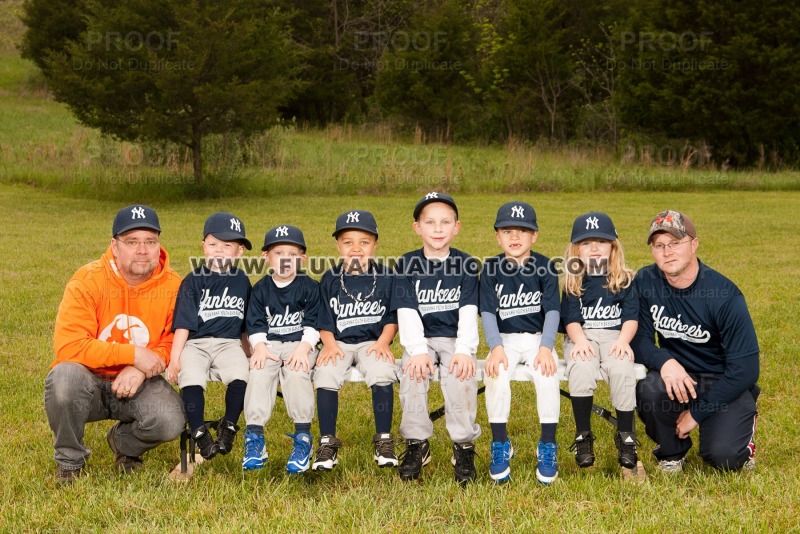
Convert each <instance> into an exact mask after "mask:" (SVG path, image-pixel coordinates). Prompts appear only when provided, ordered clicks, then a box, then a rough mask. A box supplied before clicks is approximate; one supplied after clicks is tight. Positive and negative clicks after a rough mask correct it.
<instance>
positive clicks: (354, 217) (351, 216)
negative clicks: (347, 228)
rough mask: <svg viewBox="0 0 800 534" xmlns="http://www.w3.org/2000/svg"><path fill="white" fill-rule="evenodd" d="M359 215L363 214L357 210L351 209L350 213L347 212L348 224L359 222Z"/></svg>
mask: <svg viewBox="0 0 800 534" xmlns="http://www.w3.org/2000/svg"><path fill="white" fill-rule="evenodd" d="M359 215H361V214H360V213H358V212H357V211H351V212H350V213H348V214H347V221H346V224H349V223H357V222H358V216H359Z"/></svg>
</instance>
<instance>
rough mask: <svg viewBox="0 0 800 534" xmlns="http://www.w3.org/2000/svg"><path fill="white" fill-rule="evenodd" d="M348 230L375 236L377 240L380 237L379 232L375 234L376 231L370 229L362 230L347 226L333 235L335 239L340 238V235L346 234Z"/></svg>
mask: <svg viewBox="0 0 800 534" xmlns="http://www.w3.org/2000/svg"><path fill="white" fill-rule="evenodd" d="M348 230H358V231H359V232H366V233H368V234H372V235H374V236H375V238H376V239H377V237H378V232H375V231H373V230H370V229H368V228H362V227H360V226H345V227H344V228H339V229H338V230H336V231H335V232H333V233H332V234H331V235H332V236H333V237H339V234H341V233H342V232H346V231H348Z"/></svg>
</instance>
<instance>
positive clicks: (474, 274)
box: [459, 257, 479, 307]
mask: <svg viewBox="0 0 800 534" xmlns="http://www.w3.org/2000/svg"><path fill="white" fill-rule="evenodd" d="M478 271H479V270H478V262H477V261H476V260H475V258H471V257H468V258H466V259H465V260H464V276H463V278H462V281H461V300H460V302H459V304H460V305H461V306H462V307H463V306H469V305H473V306H477V305H478V301H479V297H478V294H479V287H478V284H479V282H478Z"/></svg>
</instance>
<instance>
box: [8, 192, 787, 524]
mask: <svg viewBox="0 0 800 534" xmlns="http://www.w3.org/2000/svg"><path fill="white" fill-rule="evenodd" d="M518 197H520V198H523V199H525V200H528V201H530V202H532V203H533V205H534V206H535V207H536V208H537V211H538V214H539V220H540V224H541V238H540V241H539V243H538V245H539V246H538V247H537V248H538V249H539V250H540V251H541V252H543V253H544V254H547V255H551V256H552V255H558V254H560V253H561V252H562V249H563V247H564V244H565V243H566V241H567V238H568V234H569V230H570V224H571V221H572V219H573V217H574V216H575V215H576V214H578V213H580V212H582V211H586V210H588V209H589V208H600V209H603V210H606V211H608V212H609V213H611V214H612V215H613V217H614V219H615V222H616V224H617V226H618V229H619V232H620V235H621V239H622V241H623V244H624V245H625V247H626V249H627V250H626V252H627V256H628V258H629V263H630V264H631V265H632V266H634V267H641V266H643V265H645V264H646V263H648V262H649V258H648V255H649V251H648V250H647V247H646V246H645V244H644V239H645V236H646V229H647V224H648V222H649V219H650V217H652V215H653V214H655V213H656V212H658V211H659V210H661V209H664V207H666V206H671V207H677V208H680V209H682V210H685V211H687V212H688V213H690V214H692V215H693V216H694V219H695V222H696V225H697V227H698V232H699V237H700V242H701V245H700V246H701V248H700V257H701V258H702V259H703V260H704V261H706V262H707V263H709V264H710V265H712V266H714V267H716V268H718V269H719V270H721V271H722V272H723V273H725V274H727V275H728V276H729V277H730V278H731V279H733V280H734V281H735V282H736V283H737V284H738V285H739V286H740V287H741V289H742V290H743V292H744V293H745V295H746V297H747V299H748V303H749V306H750V309H751V313H752V314H753V318H754V321H755V324H756V328H757V331H758V335H759V341H760V346H761V349H762V374H761V379H760V384H761V386H762V388H763V390H764V392H763V394H762V397H761V399H760V402H759V409H760V412H761V417H760V420H759V430H758V434H757V443H758V468H757V470H756V471H755V472H754V473H749V474H740V475H729V474H720V473H716V472H714V471H712V470H710V469H708V468H706V467H704V466H703V465H702V464H701V462H700V461H699V459H698V457H697V456H696V452H692V453H691V455H690V461H689V466H688V469H687V472H686V473H684V474H683V475H680V476H678V477H673V478H668V477H664V476H661V475H659V474H656V473H654V472H653V461H652V457H651V456H650V454H649V451H650V450H651V448H652V446H653V444H652V443H651V442H650V441H649V440H648V439H647V438H646V437H644V436H642V441H643V446H642V448H641V456H642V458H643V459H644V461H645V465H646V467H647V468H648V469H649V470H650V473H651V477H650V480H649V482H647V483H646V484H645V485H642V486H635V485H632V484H629V483H624V482H623V481H622V480H621V479H620V476H619V473H618V470H617V468H616V465H615V461H616V457H615V453H614V450H613V445H612V429H611V427H610V426H609V425H607V424H606V423H605V422H603V421H601V420H599V419H595V421H594V427H595V430H596V431H597V433H598V434H599V442H598V462H597V466H596V467H595V468H593V470H591V471H580V472H579V471H578V469H577V468H576V467H575V465H574V461H573V460H572V459H571V455H570V453H569V452H568V451H567V450H566V448H567V446H568V445H569V443H570V441H571V437H572V432H573V430H574V428H573V421H572V417H571V414H570V410H569V406H568V404H567V403H562V424H561V425H560V426H559V431H558V441H559V443H560V445H561V449H560V451H559V460H560V463H561V475H560V476H561V478H560V480H559V482H558V483H557V484H556V485H555V486H553V487H550V488H544V487H541V486H539V485H538V484H537V483H536V482H535V477H534V474H533V462H534V458H535V454H534V449H535V439H536V438H537V436H538V432H537V431H536V426H537V424H536V420H535V410H534V405H533V402H534V398H533V394H532V387H530V385H528V384H514V395H515V398H514V410H512V417H511V421H510V424H509V432H510V435H511V436H512V438H513V439H514V442H515V447H516V448H517V449H518V451H519V452H518V456H517V457H516V459H515V460H514V461H513V469H514V473H513V481H512V483H511V484H509V485H507V486H505V487H495V486H494V485H493V484H491V483H490V481H489V478H488V473H487V471H488V447H489V441H490V440H489V437H488V435H484V436H483V437H482V438H481V439H480V440H479V441H478V447H479V450H480V457H479V458H478V462H477V465H478V469H479V474H480V477H479V481H478V483H477V484H474V485H472V486H470V487H468V488H467V489H466V490H462V489H460V488H459V487H458V486H457V485H456V484H455V483H454V482H453V481H452V468H451V466H450V464H449V457H450V453H449V446H450V442H449V439H448V437H447V434H446V429H445V427H444V424H443V421H440V422H438V423H437V424H436V425H435V427H436V431H435V436H434V438H433V441H432V448H433V454H434V460H433V463H432V465H431V466H430V467H428V468H426V471H425V473H424V480H423V481H422V482H421V483H413V484H403V483H401V482H400V481H399V479H398V477H397V475H396V474H395V473H394V472H392V471H388V470H383V471H381V470H378V469H377V468H375V467H374V464H373V462H372V461H371V452H370V448H369V446H368V441H369V439H370V437H371V435H372V428H371V422H370V421H371V415H370V408H369V406H370V402H369V396H368V393H367V388H365V387H364V386H363V385H359V384H348V385H347V386H346V387H345V389H344V391H343V399H344V402H343V403H342V406H343V409H342V411H341V415H340V423H339V429H340V432H339V434H340V437H341V438H342V439H343V440H344V442H345V444H346V445H345V448H344V449H343V450H342V452H341V456H340V458H341V464H340V466H339V467H338V468H337V470H336V471H334V472H332V473H329V474H326V475H321V474H310V475H309V476H303V477H300V478H289V477H287V476H285V475H284V474H283V468H284V464H285V461H286V457H287V456H288V452H289V439H288V438H286V437H284V436H283V432H285V431H289V430H291V425H290V422H289V420H288V418H287V416H286V414H285V410H284V409H283V407H282V406H281V405H279V406H278V409H277V410H276V413H275V415H274V418H273V420H272V421H271V423H270V425H269V428H268V432H267V439H268V446H269V451H270V455H271V457H270V462H269V464H268V467H267V468H266V469H265V470H264V471H262V472H257V473H246V474H243V473H242V472H241V469H240V460H241V458H240V456H239V453H238V452H237V453H236V454H234V455H231V456H228V457H221V458H217V459H214V460H213V461H212V462H210V463H208V464H204V465H202V466H201V467H200V469H199V472H198V473H197V474H196V476H195V477H194V479H193V480H192V481H191V482H190V483H189V484H188V485H180V484H176V483H173V482H171V481H170V480H169V479H168V478H167V473H168V471H169V470H170V469H171V468H172V467H173V465H174V464H175V462H177V459H178V450H177V449H178V447H177V443H172V444H167V445H164V446H162V447H160V448H158V449H156V450H154V451H152V452H151V453H148V455H147V456H146V467H145V469H144V470H143V471H142V472H139V473H136V474H135V475H134V476H130V477H120V476H118V475H117V474H115V472H114V470H113V463H112V460H113V459H112V456H111V454H110V452H109V451H108V449H107V445H106V444H105V431H106V429H107V428H108V427H109V426H110V423H96V424H90V425H89V426H88V427H87V435H86V440H87V443H88V444H89V446H90V447H91V448H92V449H93V451H94V454H93V456H92V458H91V459H90V462H89V464H88V465H89V476H88V477H86V478H85V479H82V480H80V481H79V482H78V483H77V484H75V485H74V487H71V488H66V489H59V488H57V487H55V485H54V483H53V472H54V463H53V461H52V436H51V433H50V430H49V428H48V425H47V421H46V418H45V414H44V409H43V404H42V387H43V386H42V383H43V379H44V376H45V374H46V373H47V367H48V365H49V363H50V361H51V360H52V352H51V351H52V348H51V347H52V327H53V320H54V318H55V314H56V310H57V307H58V302H59V300H60V298H61V293H62V291H63V287H64V284H65V283H66V281H67V280H68V278H69V277H70V276H71V274H72V272H73V271H74V270H75V269H76V268H77V267H78V266H80V265H81V264H83V263H85V262H87V261H90V260H92V259H94V258H96V257H98V256H99V255H100V254H101V253H102V252H103V250H104V248H105V247H106V246H107V244H108V241H109V228H110V224H111V220H112V218H113V214H114V213H115V211H116V209H118V208H119V206H120V204H119V202H116V201H95V200H83V199H75V198H70V197H67V196H65V195H63V194H60V193H55V192H50V191H42V190H39V189H35V188H31V187H28V186H21V185H15V186H9V185H0V212H1V213H3V215H4V218H5V220H6V221H7V224H6V227H5V230H4V231H3V244H4V246H5V248H6V249H7V250H8V251H9V253H8V254H4V255H3V257H2V259H0V273H2V274H0V276H2V283H0V302H2V312H1V313H0V351H2V354H1V355H0V356H2V360H3V362H4V366H3V373H2V376H0V413H2V414H3V419H4V423H5V426H6V428H7V431H6V432H4V433H3V436H4V437H3V438H2V441H3V450H4V451H5V454H4V457H3V459H2V462H0V476H2V479H3V480H4V484H3V485H2V488H3V489H2V496H3V500H2V504H0V524H2V525H4V527H3V530H9V531H17V530H69V531H74V530H85V529H92V530H94V529H97V530H111V531H129V530H134V531H143V530H154V529H160V528H167V529H168V530H178V529H188V530H189V531H193V530H201V529H206V528H212V529H222V530H266V529H269V530H275V531H286V532H289V531H304V530H312V529H321V528H326V527H327V528H331V527H333V528H334V529H335V530H340V531H366V530H373V529H382V530H383V529H385V530H389V531H400V530H402V531H411V532H414V531H427V530H432V529H441V530H444V531H474V530H476V529H478V528H488V529H494V530H498V531H506V530H511V529H517V530H522V531H533V530H545V529H552V528H558V529H559V530H567V531H585V530H587V528H588V529H591V530H593V531H617V530H642V531H662V530H666V529H674V530H689V529H692V530H697V529H699V530H703V531H757V530H766V529H767V528H769V529H774V530H777V531H781V530H787V531H788V530H792V529H794V528H796V526H797V524H798V522H799V521H800V513H798V511H797V510H796V509H795V508H794V506H792V505H791V503H792V502H798V500H800V489H798V488H800V485H799V484H798V482H800V480H798V479H799V478H800V477H799V476H798V475H800V467H798V463H799V462H798V454H797V447H796V441H797V420H798V418H800V408H798V404H797V403H796V402H795V396H796V395H795V393H796V391H797V385H796V378H795V377H796V376H798V373H800V364H798V358H799V357H800V351H798V349H797V346H796V339H797V338H798V334H800V332H798V327H797V324H798V322H799V320H800V317H798V315H800V312H799V311H798V307H797V306H796V304H795V303H794V301H793V300H792V298H791V295H794V294H795V293H796V291H797V282H796V280H797V278H798V275H799V274H800V273H799V272H798V266H797V262H796V258H797V255H796V252H795V251H796V249H797V239H796V237H795V234H794V225H793V217H794V211H795V208H796V206H797V205H798V201H800V195H798V194H797V193H791V192H782V193H771V192H763V193H758V192H728V193H723V192H714V193H707V194H694V193H680V194H667V193H615V194H612V193H596V194H593V195H591V196H587V195H583V194H572V193H546V194H534V193H527V194H522V195H518ZM510 198H511V197H510V196H509V195H467V194H464V195H459V196H458V197H457V200H458V202H459V205H460V210H461V213H462V214H463V218H462V220H463V223H464V229H463V231H462V233H461V235H460V236H459V237H458V238H457V246H459V247H461V248H463V249H465V250H468V251H470V252H472V253H473V254H475V255H477V256H486V255H490V254H494V253H495V252H496V250H495V249H496V246H495V244H494V237H493V234H492V230H491V226H490V225H491V221H492V220H493V217H494V211H495V210H496V208H497V206H498V205H499V204H500V203H502V202H503V201H505V200H508V199H510ZM415 201H416V196H406V195H404V196H361V197H358V198H346V199H339V198H333V197H325V198H307V197H291V196H290V197H284V198H281V199H279V200H268V199H241V198H237V199H226V200H220V201H201V202H191V203H189V202H186V203H159V204H156V205H155V207H156V208H157V209H158V210H159V214H160V216H161V220H162V225H163V227H164V234H163V243H164V245H165V247H166V248H167V249H168V250H169V251H170V253H171V255H172V261H173V265H174V266H175V267H176V269H177V270H178V271H179V272H180V273H181V274H185V273H186V272H188V271H189V257H190V256H192V255H196V254H198V253H199V242H200V240H201V238H202V236H201V235H200V234H201V231H200V229H201V225H202V224H203V221H204V219H205V217H206V216H207V215H208V214H209V213H210V212H212V211H214V210H217V209H223V208H224V209H230V210H232V211H234V212H235V213H236V214H237V215H239V216H240V217H241V218H242V219H243V220H244V221H245V223H246V224H247V228H248V235H249V236H250V237H251V238H252V239H253V240H254V242H258V241H259V240H260V236H261V234H262V232H263V231H264V230H265V229H266V228H268V227H270V226H272V225H274V224H277V223H278V222H287V223H294V224H298V225H300V226H302V228H304V229H305V230H306V235H307V240H308V244H309V253H310V254H312V255H315V256H327V255H331V254H333V253H334V243H333V240H332V239H331V238H330V231H331V229H332V228H331V227H332V225H333V221H334V218H335V216H336V215H337V214H338V213H339V212H341V211H343V210H345V209H349V208H353V207H360V208H364V209H370V210H372V211H373V212H374V213H376V214H378V219H379V224H380V225H381V244H380V247H381V250H380V252H381V253H382V254H384V255H396V254H398V253H401V252H403V251H405V250H407V249H409V248H411V247H413V246H415V245H416V243H415V242H414V239H413V238H412V233H411V230H410V222H411V216H410V212H411V210H412V208H413V204H414V202H415ZM19 250H21V251H22V252H21V253H20V252H18V251H19ZM395 348H396V349H397V347H395ZM484 351H485V346H482V348H481V352H482V353H484ZM432 391H434V393H433V394H432V395H431V406H432V407H433V406H438V405H439V404H440V403H441V393H440V392H438V391H436V388H434V389H433V390H432ZM209 398H210V403H209V404H210V405H209V408H208V410H209V414H214V413H218V412H219V411H220V410H221V400H222V390H221V389H220V388H211V390H210V394H209ZM598 401H599V402H601V403H602V404H604V405H606V406H608V400H607V390H606V389H605V388H604V389H603V390H602V392H601V393H599V394H598ZM398 415H399V414H396V417H395V429H396V426H397V424H399V417H398ZM479 422H480V423H481V425H482V426H483V427H484V429H485V430H486V431H488V425H487V423H486V419H485V410H484V407H483V405H482V402H481V404H480V409H479ZM314 429H315V434H316V435H318V432H317V431H316V426H315V427H314ZM236 445H237V451H238V450H239V447H241V437H240V438H239V439H238V440H237V444H236Z"/></svg>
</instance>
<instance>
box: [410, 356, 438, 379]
mask: <svg viewBox="0 0 800 534" xmlns="http://www.w3.org/2000/svg"><path fill="white" fill-rule="evenodd" d="M434 371H435V369H434V367H433V361H431V357H430V356H428V354H427V353H423V354H415V355H414V356H412V357H410V358H409V359H408V360H406V363H405V364H404V365H403V374H407V375H408V378H410V379H412V380H416V381H417V382H422V381H423V380H426V379H427V378H428V377H429V376H433V373H434Z"/></svg>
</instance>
